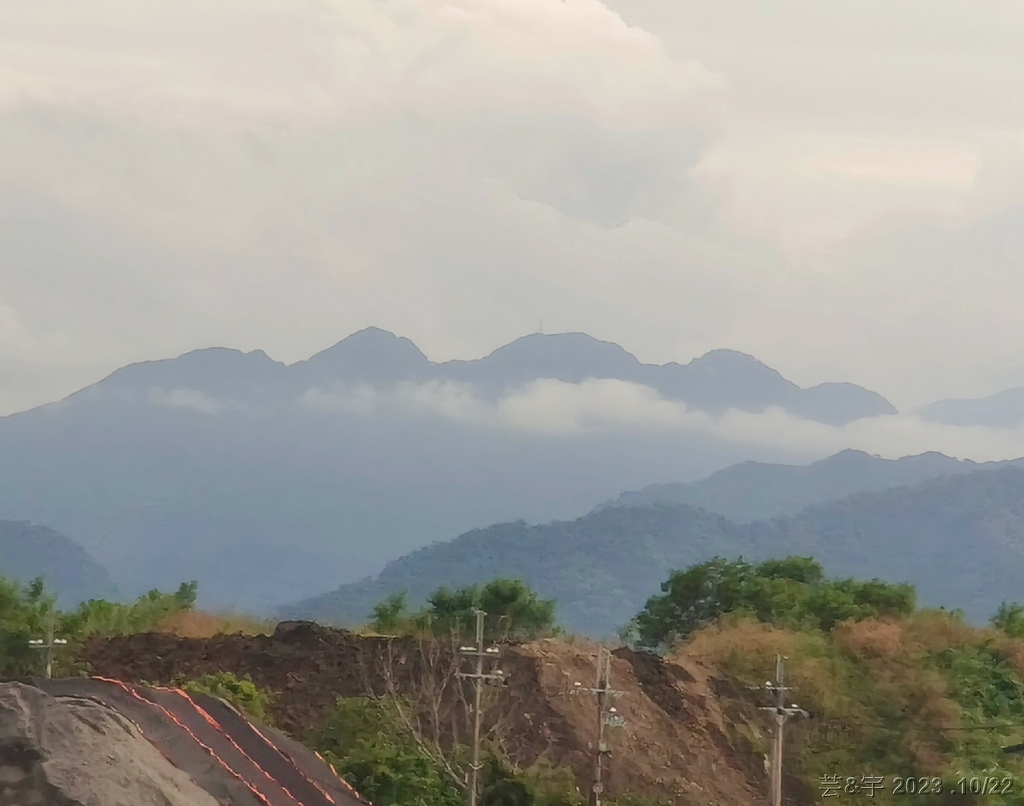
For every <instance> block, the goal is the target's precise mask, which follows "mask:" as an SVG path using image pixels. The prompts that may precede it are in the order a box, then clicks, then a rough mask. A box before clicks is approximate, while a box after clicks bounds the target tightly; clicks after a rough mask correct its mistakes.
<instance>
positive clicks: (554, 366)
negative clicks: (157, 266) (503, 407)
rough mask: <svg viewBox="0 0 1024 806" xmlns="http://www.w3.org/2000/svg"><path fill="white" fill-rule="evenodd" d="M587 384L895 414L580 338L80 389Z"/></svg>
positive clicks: (755, 408) (246, 361) (828, 417)
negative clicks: (478, 354) (459, 355)
mask: <svg viewBox="0 0 1024 806" xmlns="http://www.w3.org/2000/svg"><path fill="white" fill-rule="evenodd" d="M591 379H612V380H619V381H624V382H627V383H631V384H640V385H643V386H646V387H649V388H651V389H653V390H655V391H656V392H657V393H658V394H659V395H660V396H661V397H662V398H663V399H666V400H674V401H679V402H681V403H684V404H686V405H687V406H688V407H689V408H692V409H697V410H700V411H704V412H707V413H710V414H721V413H723V412H725V411H727V410H729V409H739V410H741V411H747V412H763V411H765V410H766V409H768V408H771V407H778V408H781V409H784V410H786V411H788V412H789V413H791V414H793V415H795V416H798V417H801V418H804V419H809V420H816V421H818V422H823V423H829V424H834V425H841V424H843V423H847V422H850V421H852V420H857V419H860V418H863V417H877V416H881V415H886V414H895V413H896V410H895V409H894V408H893V406H892V405H891V404H890V403H889V402H888V401H886V400H885V399H884V398H883V397H882V396H881V395H878V394H876V393H874V392H869V391H868V390H866V389H862V388H860V387H859V386H855V385H853V384H844V383H826V384H819V385H818V386H814V387H812V388H810V389H801V388H800V387H798V386H797V385H796V384H794V383H791V382H790V381H787V380H786V379H785V378H783V377H782V376H781V375H780V374H779V373H778V372H776V371H775V370H773V369H770V368H769V367H766V366H765V365H764V364H762V363H761V362H760V361H758V360H757V359H755V358H753V357H752V356H749V355H745V354H743V353H738V352H735V351H732V350H714V351H712V352H710V353H708V354H706V355H704V356H702V357H701V358H697V359H694V360H693V361H691V362H690V363H689V364H685V365H681V364H675V363H673V364H665V365H660V366H659V365H651V364H641V363H640V362H639V361H638V360H637V359H636V358H635V357H633V356H632V355H630V354H629V353H628V352H626V351H625V350H624V349H622V348H621V347H619V346H618V345H617V344H611V343H610V342H604V341H599V340H597V339H594V338H591V337H590V336H587V335H585V334H583V333H562V334H552V335H543V334H539V333H538V334H532V335H529V336H523V337H522V338H520V339H517V340H516V341H514V342H512V343H510V344H507V345H505V346H504V347H500V348H499V349H497V350H495V351H494V352H492V353H491V354H490V355H488V356H485V357H484V358H480V359H476V360H472V361H447V362H443V363H434V362H431V361H429V360H428V359H427V357H426V356H425V355H424V354H423V353H422V352H420V350H419V349H418V348H417V347H416V345H414V344H413V343H412V342H411V341H409V340H408V339H405V338H399V337H398V336H395V335H394V334H393V333H389V332H387V331H384V330H380V329H379V328H367V329H365V330H361V331H359V332H358V333H354V334H353V335H351V336H349V337H348V338H346V339H344V340H342V341H340V342H338V343H337V344H335V345H334V346H333V347H330V348H328V349H326V350H324V351H322V352H320V353H317V354H316V355H314V356H313V357H312V358H309V359H307V360H305V361H300V362H298V363H296V364H293V365H291V366H286V365H285V364H281V363H279V362H276V361H273V360H272V359H270V358H269V357H268V356H267V355H266V353H264V352H263V351H260V350H257V351H254V352H250V353H242V352H239V351H237V350H227V349H224V348H211V349H207V350H197V351H194V352H191V353H187V354H185V355H183V356H180V357H179V358H175V359H168V360H163V361H151V362H145V363H142V364H133V365H131V366H128V367H125V368H123V369H120V370H118V371H117V372H115V373H113V374H112V375H111V376H110V377H108V378H106V379H105V380H103V381H101V382H100V383H99V384H96V385H95V386H93V387H90V388H89V389H88V390H85V392H84V393H85V394H95V393H97V392H99V393H105V392H108V391H117V392H119V393H124V394H132V393H135V394H143V395H145V394H153V393H156V394H157V395H159V394H160V393H172V394H173V393H175V392H176V393H177V394H178V395H179V397H178V400H179V401H180V402H181V404H182V405H187V402H188V401H189V400H192V401H194V403H195V405H196V406H201V405H202V402H203V400H204V399H206V400H207V402H208V403H209V405H212V406H216V405H230V404H231V403H248V404H251V403H253V402H257V401H264V400H287V399H290V398H294V397H300V396H301V395H303V394H305V393H308V392H309V391H310V390H311V389H320V390H331V389H333V388H336V387H339V386H341V387H352V386H359V385H369V386H372V387H378V388H379V387H388V386H391V385H394V384H399V383H413V384H422V383H428V382H434V383H445V382H449V383H459V384H469V385H471V386H472V387H473V389H474V391H475V392H476V393H478V394H482V395H485V396H489V397H497V396H500V395H501V394H502V393H504V392H508V391H511V390H514V389H517V388H520V387H522V386H525V385H527V384H529V383H531V382H534V381H538V380H557V381H562V382H564V383H571V384H579V383H581V382H583V381H587V380H591ZM81 394H83V393H77V394H76V395H72V396H71V398H72V399H73V398H76V397H78V396H79V395H81ZM199 396H203V398H202V399H201V398H200V397H199Z"/></svg>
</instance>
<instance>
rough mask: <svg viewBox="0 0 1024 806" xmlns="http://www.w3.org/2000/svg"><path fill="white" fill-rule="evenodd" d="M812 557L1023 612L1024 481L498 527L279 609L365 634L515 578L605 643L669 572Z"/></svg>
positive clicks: (981, 478)
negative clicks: (425, 601) (373, 619)
mask: <svg viewBox="0 0 1024 806" xmlns="http://www.w3.org/2000/svg"><path fill="white" fill-rule="evenodd" d="M716 555H722V556H727V557H736V556H740V555H742V556H745V557H747V558H750V559H766V558H769V557H778V556H785V555H804V556H807V555H810V556H814V557H815V558H816V559H818V560H819V561H820V562H822V563H823V564H824V566H825V568H826V569H827V571H828V572H829V574H831V575H841V576H843V575H854V576H859V577H864V578H873V577H877V578H880V579H885V580H889V581H895V582H902V581H906V582H910V583H912V584H914V585H915V586H916V587H917V588H918V591H919V593H920V597H921V601H922V604H925V605H931V606H947V607H956V608H963V609H964V610H965V612H966V614H967V615H968V617H970V618H973V619H976V620H984V619H985V618H987V617H988V616H990V615H991V614H992V613H993V612H994V611H995V610H996V608H997V607H998V606H999V604H1000V602H1001V601H1002V600H1003V599H1024V470H1021V469H1019V468H1016V467H1006V468H1003V469H999V470H992V471H988V472H981V473H969V474H963V475H956V476H947V477H942V478H938V479H932V480H929V481H926V482H924V483H922V484H919V485H917V486H914V487H905V488H897V489H892V490H884V491H880V492H871V493H861V494H858V495H855V496H851V497H849V498H846V499H843V500H840V501H835V502H830V503H827V504H823V505H820V506H816V507H812V508H809V509H807V510H805V511H804V512H801V513H799V514H798V515H794V516H791V517H785V518H777V519H774V520H770V521H762V522H757V523H752V524H746V525H740V524H735V523H732V522H730V521H728V520H726V519H725V518H723V517H721V516H719V515H714V514H710V513H706V512H703V511H701V510H697V509H694V508H693V507H690V506H686V505H654V506H648V507H610V508H606V509H601V510H597V511H595V512H593V513H591V514H589V515H587V516H585V517H583V518H579V519H578V520H574V521H562V522H555V523H550V524H546V525H541V526H528V525H526V524H525V523H522V522H519V523H512V524H500V525H497V526H492V527H490V528H487V529H479V530H475V531H472V532H468V533H466V534H464V535H462V536H460V537H458V538H456V539H455V540H452V541H449V542H445V543H438V544H435V545H433V546H430V547H428V548H425V549H421V550H420V551H417V552H414V553H412V554H408V555H406V556H405V557H402V558H400V559H399V560H396V561H394V562H392V563H390V564H389V565H388V566H387V567H386V568H385V569H384V570H383V571H382V572H381V574H380V575H378V576H377V577H373V578H367V579H364V580H362V581H360V582H357V583H354V584H350V585H344V586H342V587H340V588H338V589H337V590H335V591H333V592H331V593H327V594H324V595H322V596H316V597H313V598H310V599H306V600H304V601H302V602H298V603H297V604H295V605H293V606H291V607H288V608H286V609H284V611H283V612H282V615H283V616H285V617H288V618H315V619H319V620H327V621H335V622H340V623H347V624H353V623H361V622H363V621H364V620H365V619H366V617H367V614H368V613H369V611H370V609H371V608H372V607H373V605H374V604H376V603H377V602H379V601H381V600H382V599H384V598H385V597H386V596H388V595H390V594H392V593H396V592H399V591H403V590H404V591H408V593H409V598H410V602H412V603H415V602H418V601H421V600H422V598H423V597H425V596H426V595H428V594H429V593H431V592H432V591H433V590H435V589H436V588H438V587H439V586H442V585H451V586H459V585H467V584H472V583H477V582H486V581H488V580H490V579H493V578H495V577H514V578H519V579H522V580H524V581H525V582H527V583H528V584H529V585H531V586H532V587H533V588H534V589H535V590H536V591H537V592H538V593H539V594H540V595H541V596H542V597H544V598H552V599H555V600H556V601H557V604H558V618H559V620H560V622H561V623H562V624H563V625H564V626H566V627H567V628H568V629H570V630H572V631H574V632H581V633H585V634H590V635H595V636H603V635H609V634H611V633H613V632H614V631H615V630H617V629H618V628H619V627H620V626H621V625H623V624H624V623H625V622H626V621H628V620H629V619H630V618H631V617H632V616H633V615H634V614H635V613H636V612H637V611H638V610H639V609H640V608H641V607H642V606H643V604H644V602H645V601H646V599H647V597H648V596H650V595H651V593H652V592H656V591H657V589H658V586H659V585H660V583H661V582H662V581H663V580H664V579H665V578H666V576H667V575H668V572H669V571H670V570H672V569H676V568H683V567H686V566H689V565H692V564H694V563H698V562H703V561H705V560H707V559H710V558H711V557H713V556H716Z"/></svg>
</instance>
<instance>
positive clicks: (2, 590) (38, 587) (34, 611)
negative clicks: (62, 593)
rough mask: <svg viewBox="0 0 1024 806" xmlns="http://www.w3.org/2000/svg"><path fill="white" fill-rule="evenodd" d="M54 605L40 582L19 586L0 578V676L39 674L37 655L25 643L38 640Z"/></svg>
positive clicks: (54, 615)
mask: <svg viewBox="0 0 1024 806" xmlns="http://www.w3.org/2000/svg"><path fill="white" fill-rule="evenodd" d="M55 602H56V599H55V597H53V596H50V595H49V594H47V592H46V589H45V587H44V585H43V581H42V579H36V580H34V581H33V582H31V583H29V584H28V585H19V584H18V583H17V582H13V581H11V580H7V579H2V578H0V674H3V675H27V674H32V673H33V672H37V671H38V670H39V660H40V658H39V652H37V651H36V650H33V649H32V648H31V646H30V645H29V641H30V640H32V639H33V638H42V637H43V635H44V634H45V632H46V626H47V625H46V622H47V620H48V619H49V618H50V617H51V616H53V617H54V618H56V616H57V614H56V610H55Z"/></svg>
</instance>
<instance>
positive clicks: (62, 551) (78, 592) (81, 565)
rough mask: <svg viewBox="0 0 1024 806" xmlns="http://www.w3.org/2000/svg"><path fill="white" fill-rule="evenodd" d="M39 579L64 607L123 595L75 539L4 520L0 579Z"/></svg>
mask: <svg viewBox="0 0 1024 806" xmlns="http://www.w3.org/2000/svg"><path fill="white" fill-rule="evenodd" d="M37 577H42V578H43V581H44V583H45V585H46V590H47V592H48V593H51V594H54V595H56V596H57V602H58V605H60V606H61V607H74V606H75V605H77V604H79V603H80V602H84V601H87V600H89V599H109V600H114V599H117V598H118V597H119V595H120V594H119V592H118V589H117V586H116V585H115V584H114V581H113V580H112V579H111V578H110V574H108V573H107V571H106V569H105V568H103V567H102V566H100V565H99V564H98V563H97V562H96V561H95V560H94V559H93V558H92V557H90V556H89V554H88V552H86V551H85V550H84V549H83V548H82V547H81V546H80V545H78V544H77V543H76V542H75V541H73V540H72V539H71V538H69V537H67V536H66V535H62V534H59V533H58V532H55V531H53V530H52V529H47V528H46V527H45V526H33V525H32V524H29V523H26V522H24V521H4V520H0V578H3V579H8V580H13V581H15V582H19V583H22V584H27V583H29V582H31V581H32V580H34V579H36V578H37Z"/></svg>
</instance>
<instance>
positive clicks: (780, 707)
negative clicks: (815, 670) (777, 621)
mask: <svg viewBox="0 0 1024 806" xmlns="http://www.w3.org/2000/svg"><path fill="white" fill-rule="evenodd" d="M783 660H785V658H783V656H782V655H776V656H775V682H774V683H772V682H770V681H765V684H764V686H763V689H764V690H765V691H768V692H769V693H771V694H772V695H773V696H774V699H775V702H774V704H773V705H769V706H763V707H762V708H761V710H762V711H771V712H772V713H773V714H775V733H774V736H773V740H772V758H771V792H770V795H769V803H770V804H771V806H782V747H783V734H784V733H785V729H786V722H787V721H788V720H789V719H791V718H792V717H804V718H807V717H809V716H810V714H808V713H807V712H806V711H805V710H803V709H802V708H800V707H798V706H797V705H796V704H795V703H793V704H791V705H790V706H789V707H788V708H787V707H786V692H787V691H793V689H792V688H789V687H788V686H786V669H785V665H784V664H783ZM752 688H755V689H758V690H761V689H762V687H761V686H753V687H752Z"/></svg>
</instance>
